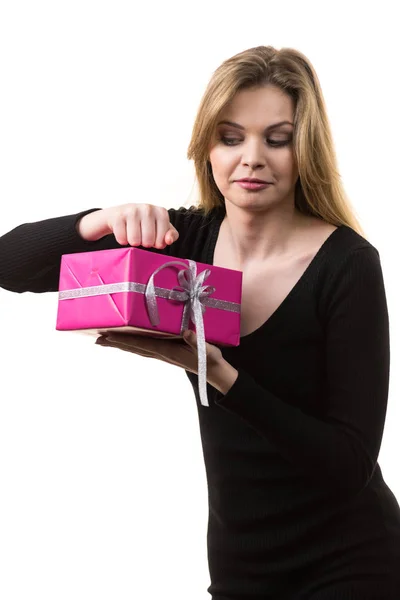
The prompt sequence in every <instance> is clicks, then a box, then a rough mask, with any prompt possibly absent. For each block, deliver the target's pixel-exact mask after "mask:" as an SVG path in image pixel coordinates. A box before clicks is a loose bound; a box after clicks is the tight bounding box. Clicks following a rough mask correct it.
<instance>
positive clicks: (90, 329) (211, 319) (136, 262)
mask: <svg viewBox="0 0 400 600" xmlns="http://www.w3.org/2000/svg"><path fill="white" fill-rule="evenodd" d="M170 261H179V262H180V263H183V264H180V265H173V266H168V267H166V268H164V269H162V270H161V271H160V272H158V273H157V274H156V275H155V276H154V285H155V286H156V288H157V287H161V288H166V289H168V290H172V289H173V288H178V289H179V290H180V289H181V287H180V284H179V281H178V272H179V271H181V270H183V269H185V266H184V265H187V266H188V265H189V261H188V260H187V259H181V258H177V257H173V256H165V255H163V254H158V253H156V252H148V251H146V250H142V249H139V248H132V247H128V248H120V249H114V250H98V251H95V252H80V253H75V254H65V255H63V256H62V259H61V268H60V281H59V292H66V293H67V292H68V291H69V290H80V289H82V288H89V287H90V288H92V287H93V286H103V285H107V284H118V283H121V282H135V283H140V284H144V286H147V285H148V282H149V279H150V277H151V275H152V273H153V272H154V271H155V270H156V269H157V268H159V267H161V266H162V265H163V264H165V263H167V262H170ZM195 265H196V267H197V275H199V274H200V273H201V272H203V271H204V270H205V269H208V270H210V274H209V276H208V277H207V278H206V279H205V280H204V283H203V285H204V286H213V287H214V288H215V291H214V292H213V293H212V294H211V295H209V296H208V297H209V298H212V299H220V300H226V301H228V302H233V303H236V304H239V305H240V302H241V296H242V272H241V271H235V270H232V269H224V268H222V267H215V266H213V265H208V264H205V263H200V262H197V263H195ZM78 293H79V292H78ZM156 303H157V309H158V314H159V323H158V325H152V324H151V322H150V319H149V311H148V306H147V303H146V297H145V294H144V293H138V292H135V291H119V292H116V293H106V294H102V295H93V296H86V297H85V296H83V297H73V298H68V299H59V301H58V312H57V323H56V329H57V330H81V331H82V332H84V333H89V334H92V335H96V336H97V335H99V334H101V333H104V332H106V331H125V332H128V333H129V332H131V333H133V334H135V335H137V334H143V335H151V336H153V337H168V338H177V337H179V338H180V337H181V324H182V316H183V311H184V302H183V301H178V300H175V299H169V298H163V297H157V298H156ZM203 323H204V334H205V339H206V341H207V342H210V343H211V344H219V345H222V346H238V345H239V343H240V311H239V312H232V311H231V310H221V309H218V308H215V307H211V306H206V309H205V311H204V312H203ZM188 328H189V329H192V330H194V331H196V327H195V325H194V323H193V322H192V321H191V320H189V325H188Z"/></svg>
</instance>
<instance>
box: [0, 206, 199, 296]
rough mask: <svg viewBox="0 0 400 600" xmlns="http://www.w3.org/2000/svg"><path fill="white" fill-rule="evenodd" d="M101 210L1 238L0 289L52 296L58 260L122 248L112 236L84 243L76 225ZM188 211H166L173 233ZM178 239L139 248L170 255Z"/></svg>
mask: <svg viewBox="0 0 400 600" xmlns="http://www.w3.org/2000/svg"><path fill="white" fill-rule="evenodd" d="M96 210H101V209H100V208H91V209H89V210H85V211H82V212H80V213H77V214H73V215H66V216H62V217H55V218H51V219H45V220H43V221H36V222H34V223H24V224H22V225H19V226H18V227H15V228H14V229H12V230H11V231H9V232H8V233H5V234H4V235H3V236H1V237H0V287H1V288H4V289H5V290H8V291H11V292H18V293H22V292H36V293H41V292H55V291H57V290H58V286H59V275H60V265H61V256H62V255H63V254H73V253H76V252H89V251H95V250H111V249H113V248H124V247H125V246H122V245H121V244H119V243H118V242H117V240H116V239H115V236H114V235H113V234H110V235H106V236H104V237H102V238H100V239H99V240H96V241H88V240H84V239H83V238H82V237H81V236H80V235H79V233H78V231H77V229H76V224H77V222H78V220H79V219H80V218H81V217H84V216H85V215H86V214H89V213H91V212H94V211H96ZM187 212H188V209H186V208H184V207H181V208H179V209H175V208H170V209H168V213H169V218H170V222H171V223H172V224H173V225H174V227H175V228H176V229H178V227H182V226H183V217H184V216H185V214H186V213H187ZM178 231H179V229H178ZM180 243H181V242H180V238H179V239H178V240H177V241H176V242H174V244H171V245H168V246H166V247H165V248H164V249H158V248H143V247H142V246H138V248H142V249H143V250H148V251H151V252H158V253H160V254H167V255H169V254H170V253H171V248H173V250H172V252H174V251H175V248H176V246H177V245H179V244H180Z"/></svg>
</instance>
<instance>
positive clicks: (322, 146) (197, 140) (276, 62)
mask: <svg viewBox="0 0 400 600" xmlns="http://www.w3.org/2000/svg"><path fill="white" fill-rule="evenodd" d="M266 85H273V86H275V87H278V88H280V89H281V90H282V91H283V92H285V93H286V94H288V95H289V96H290V97H291V98H292V99H293V101H294V106H295V112H294V123H293V125H294V132H293V136H294V137H293V144H294V155H295V158H296V161H297V167H298V171H299V177H298V180H297V182H296V186H295V206H296V208H297V209H298V210H299V211H300V212H301V213H303V214H308V215H313V216H316V217H318V218H320V219H323V220H324V221H326V222H328V223H331V224H332V225H336V226H339V225H347V226H348V227H351V228H352V229H354V230H355V231H356V232H357V233H359V234H360V235H362V236H364V237H365V234H364V231H363V229H362V227H361V225H360V223H359V221H358V219H357V217H356V214H355V211H354V209H353V208H352V206H351V203H350V201H349V199H348V197H347V195H346V193H345V191H344V188H343V184H342V182H341V176H340V174H339V172H338V167H337V159H336V154H335V149H334V144H333V139H332V134H331V130H330V125H329V120H328V116H327V111H326V107H325V101H324V98H323V95H322V90H321V86H320V83H319V80H318V77H317V74H316V72H315V70H314V68H313V66H312V64H311V63H310V61H309V60H308V59H307V58H306V57H305V56H304V54H302V53H301V52H299V51H298V50H295V49H293V48H282V49H281V50H277V49H275V48H274V47H272V46H257V47H256V48H250V49H248V50H245V51H243V52H240V53H239V54H236V55H234V56H232V57H231V58H228V59H227V60H225V61H224V62H223V63H222V64H221V65H220V66H219V67H218V68H217V69H216V71H214V73H213V75H212V77H211V79H210V81H209V83H208V86H207V88H206V90H205V92H204V95H203V97H202V99H201V101H200V105H199V108H198V111H197V115H196V119H195V122H194V125H193V131H192V137H191V140H190V144H189V147H188V151H187V158H188V159H189V160H193V161H194V166H195V172H196V182H197V184H198V187H199V197H200V199H199V201H198V202H197V203H196V206H197V208H198V209H199V210H201V211H202V212H203V213H204V214H205V215H207V214H208V213H209V212H211V211H212V210H213V209H214V208H217V207H221V206H223V205H224V197H223V195H222V194H221V192H220V191H219V189H218V187H217V185H216V183H215V181H214V178H213V175H212V170H211V164H210V161H209V160H208V156H209V149H210V144H211V141H212V139H213V136H214V133H215V130H216V124H217V122H218V119H219V116H220V114H221V112H222V111H223V109H224V108H225V107H226V105H227V104H228V103H229V102H231V101H232V100H233V98H234V96H235V94H236V93H237V92H238V91H240V90H243V89H248V88H255V87H264V86H266Z"/></svg>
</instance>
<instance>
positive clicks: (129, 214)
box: [76, 203, 179, 250]
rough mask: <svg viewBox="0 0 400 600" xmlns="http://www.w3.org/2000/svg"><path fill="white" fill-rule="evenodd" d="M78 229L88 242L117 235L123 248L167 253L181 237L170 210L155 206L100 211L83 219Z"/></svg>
mask: <svg viewBox="0 0 400 600" xmlns="http://www.w3.org/2000/svg"><path fill="white" fill-rule="evenodd" d="M76 229H77V231H78V233H79V235H80V236H81V237H82V238H83V239H84V240H87V241H96V240H99V239H100V238H102V237H104V236H105V235H109V234H110V233H113V234H114V236H115V239H116V240H117V242H118V243H119V244H121V245H122V246H126V245H128V244H129V245H130V246H144V247H145V248H153V247H154V248H158V249H160V250H163V249H164V248H165V247H166V246H167V244H169V245H170V244H172V243H173V242H175V241H176V240H177V239H178V237H179V233H178V231H177V230H176V229H175V227H174V226H173V225H172V224H171V223H170V221H169V214H168V211H167V209H166V208H163V207H162V206H156V205H154V204H133V203H130V204H121V205H119V206H111V207H109V208H102V209H101V210H96V211H94V212H92V213H89V214H87V215H85V216H84V217H82V218H81V219H80V220H79V221H78V223H77V225H76Z"/></svg>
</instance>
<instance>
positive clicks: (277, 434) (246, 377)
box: [0, 208, 400, 600]
mask: <svg viewBox="0 0 400 600" xmlns="http://www.w3.org/2000/svg"><path fill="white" fill-rule="evenodd" d="M92 210H95V209H92ZM86 212H90V211H85V212H82V213H79V214H78V215H68V216H65V217H59V218H56V219H48V220H46V221H41V222H38V223H27V224H24V225H21V226H20V227H18V228H16V229H14V230H13V231H11V232H9V233H7V234H5V235H4V236H3V237H1V238H0V286H2V287H4V288H5V289H9V290H12V291H16V292H23V291H34V292H43V291H56V290H57V289H58V274H59V266H60V257H61V254H63V253H72V252H82V251H84V250H100V249H105V248H117V247H120V245H119V244H118V243H117V242H116V240H115V238H114V236H112V235H111V236H106V237H104V238H102V239H101V240H98V241H97V242H86V241H84V240H82V239H81V238H80V237H79V235H78V234H77V232H76V229H75V223H76V221H77V219H78V218H79V217H80V216H82V215H83V214H86ZM169 214H170V220H171V222H172V223H173V224H174V225H175V227H176V228H177V229H178V231H179V232H180V237H179V239H178V240H177V242H175V243H174V244H173V245H172V246H170V247H167V248H166V249H165V250H164V251H160V250H155V249H151V251H155V252H163V253H164V254H168V255H172V256H177V257H180V258H191V259H193V260H197V261H199V262H204V263H208V264H212V261H213V254H214V248H215V243H216V240H217V236H218V231H219V227H220V224H221V222H222V219H223V214H224V211H223V209H221V210H216V211H213V212H212V213H211V214H210V215H208V216H207V217H204V216H202V214H201V213H200V212H199V211H196V210H194V209H189V210H188V209H185V208H180V209H178V210H175V209H170V211H169ZM216 297H217V295H216ZM222 352H223V356H224V357H225V359H226V360H227V361H228V362H229V363H231V364H232V365H233V366H234V367H235V368H236V369H238V372H239V375H238V378H237V379H236V381H235V383H234V384H233V386H232V387H231V389H230V390H229V391H228V393H227V394H225V395H222V394H221V393H220V392H218V391H217V390H216V389H215V388H213V387H212V386H211V385H208V389H207V392H208V397H209V400H210V406H208V407H205V406H202V405H201V403H200V399H199V395H198V385H197V384H198V378H197V375H194V374H193V373H190V372H188V371H187V372H186V374H187V376H188V378H189V380H190V381H191V383H192V385H193V389H194V394H195V398H196V404H197V408H198V414H199V421H200V432H201V442H202V448H203V453H204V461H205V467H206V474H207V483H208V496H209V522H208V531H207V552H208V561H209V570H210V578H211V583H210V586H209V588H208V592H209V593H210V594H211V596H212V599H213V600H251V599H252V598H254V599H258V600H261V599H263V600H269V599H271V600H272V599H273V600H373V599H374V600H378V599H379V600H395V599H397V600H398V599H400V508H399V504H398V502H397V500H396V498H395V497H394V495H393V493H392V492H391V490H390V489H389V487H388V486H387V484H386V483H385V481H384V479H383V476H382V472H381V469H380V466H379V464H378V462H377V459H378V455H379V450H380V446H381V441H382V435H383V431H384V424H385V417H386V409H387V400H388V386H389V322H388V314H387V304H386V297H385V287H384V281H383V276H382V270H381V264H380V260H379V254H378V252H377V250H376V249H375V248H374V247H373V246H372V245H371V244H370V243H369V242H368V241H367V240H365V239H364V238H363V237H361V236H360V235H358V234H357V233H356V232H355V231H353V230H352V229H350V228H349V227H346V226H341V227H339V228H338V229H336V230H335V231H334V232H333V233H332V234H331V235H330V236H329V238H328V239H327V240H326V241H325V243H324V244H323V245H322V247H321V248H320V249H319V251H318V252H317V254H316V255H315V257H314V258H313V260H312V262H311V263H310V264H309V266H308V267H307V269H306V270H305V272H304V273H303V275H302V277H301V278H300V279H299V281H298V282H297V283H296V285H295V286H294V287H293V289H292V290H291V292H290V293H289V294H288V296H287V297H286V298H285V300H284V301H283V302H282V303H281V305H280V306H279V307H278V308H277V310H276V311H275V312H274V314H273V315H272V316H271V317H270V318H269V319H268V320H267V321H266V322H265V323H264V324H263V325H262V326H261V327H260V328H258V329H257V330H256V331H254V332H253V333H251V334H249V335H246V336H244V337H242V338H241V342H240V345H239V346H238V347H234V348H227V347H224V348H222ZM177 577H179V574H177ZM177 586H179V581H177ZM189 596H190V593H188V597H189Z"/></svg>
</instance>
